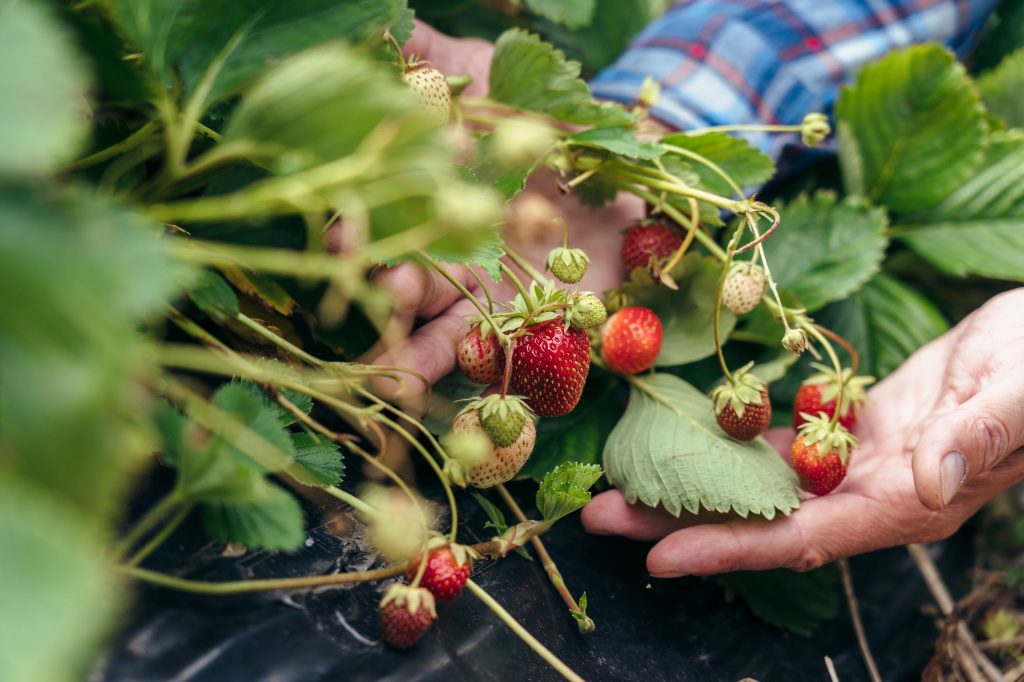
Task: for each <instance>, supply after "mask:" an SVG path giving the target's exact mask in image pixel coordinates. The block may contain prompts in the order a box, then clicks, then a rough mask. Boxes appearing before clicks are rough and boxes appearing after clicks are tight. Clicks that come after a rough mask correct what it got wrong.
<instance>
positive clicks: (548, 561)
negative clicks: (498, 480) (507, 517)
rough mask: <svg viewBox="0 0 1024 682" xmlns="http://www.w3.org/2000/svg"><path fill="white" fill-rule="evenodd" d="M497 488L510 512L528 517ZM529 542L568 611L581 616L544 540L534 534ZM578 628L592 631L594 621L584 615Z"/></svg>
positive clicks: (504, 489) (508, 494)
mask: <svg viewBox="0 0 1024 682" xmlns="http://www.w3.org/2000/svg"><path fill="white" fill-rule="evenodd" d="M497 488H498V495H500V496H501V499H502V500H504V502H505V504H506V505H507V506H508V508H509V509H510V510H512V514H513V515H514V516H515V517H516V518H517V519H519V521H521V522H524V521H527V520H528V519H527V518H526V515H525V514H523V510H522V509H520V508H519V505H518V504H516V501H515V499H513V497H512V495H511V494H510V493H509V491H508V489H507V488H506V487H505V486H504V485H503V484H498V486H497ZM530 543H531V544H533V549H534V550H535V551H536V552H537V556H538V557H540V561H541V563H542V564H543V565H544V570H545V571H546V572H547V574H548V578H549V579H550V580H551V584H552V585H554V586H555V589H556V590H557V591H558V594H560V595H561V596H562V600H563V601H564V602H565V603H566V604H567V605H568V606H569V611H571V612H572V613H576V614H579V615H580V616H581V617H582V616H583V612H582V611H580V607H579V606H578V605H577V604H576V600H575V599H573V596H572V594H570V593H569V588H567V587H566V586H565V580H564V579H563V578H562V572H561V571H559V570H558V566H557V565H556V564H555V562H554V560H553V559H552V558H551V555H550V554H548V550H547V548H546V547H545V546H544V542H543V541H542V540H541V539H540V538H539V537H537V536H536V535H535V536H533V537H532V538H530ZM579 628H580V632H581V633H583V634H587V633H589V632H593V631H594V621H592V620H591V619H590V618H588V617H584V619H583V620H581V621H580V622H579Z"/></svg>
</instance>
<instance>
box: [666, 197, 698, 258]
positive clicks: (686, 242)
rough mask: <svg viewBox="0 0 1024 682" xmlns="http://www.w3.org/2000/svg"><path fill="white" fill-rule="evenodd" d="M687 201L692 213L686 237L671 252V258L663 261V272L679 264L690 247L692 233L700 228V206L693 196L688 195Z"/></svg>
mask: <svg viewBox="0 0 1024 682" xmlns="http://www.w3.org/2000/svg"><path fill="white" fill-rule="evenodd" d="M689 202H690V212H691V213H692V214H693V217H692V219H691V220H690V225H689V227H687V230H686V238H685V239H683V243H682V244H680V245H679V248H678V249H676V252H675V253H674V254H672V258H671V259H670V260H669V261H668V262H667V263H665V268H664V272H672V270H674V269H675V267H676V266H677V265H679V261H681V260H682V259H683V255H684V254H685V253H686V251H687V249H689V248H690V244H692V243H693V237H694V234H695V233H696V231H697V230H698V229H700V207H699V206H698V205H697V200H696V199H694V198H693V197H690V199H689Z"/></svg>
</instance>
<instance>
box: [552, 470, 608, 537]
mask: <svg viewBox="0 0 1024 682" xmlns="http://www.w3.org/2000/svg"><path fill="white" fill-rule="evenodd" d="M603 473H604V472H603V471H601V467H600V466H598V465H596V464H579V463H577V462H569V463H567V464H560V465H558V466H557V467H555V469H554V471H552V472H551V473H549V474H548V475H547V476H545V477H544V480H543V481H541V483H540V488H539V489H538V490H537V509H539V510H540V513H541V515H543V517H544V521H545V523H553V522H555V521H557V520H558V519H560V518H562V517H563V516H566V515H567V514H571V513H573V512H574V511H576V510H577V509H582V508H583V506H584V505H586V504H587V502H590V492H589V490H590V486H592V485H594V483H596V482H597V479H599V478H601V475H602V474H603Z"/></svg>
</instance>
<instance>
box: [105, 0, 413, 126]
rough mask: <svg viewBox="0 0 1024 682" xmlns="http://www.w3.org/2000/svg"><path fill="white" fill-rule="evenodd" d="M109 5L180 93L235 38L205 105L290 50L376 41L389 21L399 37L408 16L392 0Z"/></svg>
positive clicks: (127, 1)
mask: <svg viewBox="0 0 1024 682" xmlns="http://www.w3.org/2000/svg"><path fill="white" fill-rule="evenodd" d="M114 8H115V13H116V17H117V18H118V21H119V23H120V25H121V28H122V29H123V30H124V32H125V34H126V36H127V38H128V39H129V40H130V41H131V42H133V43H134V44H135V45H136V46H137V47H138V48H139V49H140V50H141V51H142V52H143V53H144V54H145V55H146V58H147V59H146V62H147V63H148V64H149V65H150V68H152V69H153V71H154V72H155V74H156V75H157V76H158V77H159V78H160V80H161V81H162V82H163V83H164V85H165V86H171V85H172V82H173V75H172V74H173V73H174V72H175V71H176V72H177V73H178V74H179V75H180V77H181V80H182V85H183V90H184V95H185V96H189V95H191V94H192V93H193V92H194V91H195V89H196V87H197V85H198V84H199V82H200V80H201V79H202V78H203V76H204V74H205V73H206V72H207V70H208V69H209V68H210V65H211V64H212V63H214V61H215V60H217V59H218V58H219V57H220V55H221V54H222V53H223V51H224V49H225V46H227V45H228V44H229V43H230V42H231V41H232V40H233V39H234V38H236V37H239V36H240V37H241V40H240V42H239V44H238V45H237V46H236V47H235V48H234V50H232V51H231V52H230V53H229V54H228V55H227V58H226V60H225V61H224V63H223V66H222V67H221V69H220V71H219V73H218V74H217V78H216V80H215V82H214V83H213V88H212V90H211V92H210V94H209V95H208V96H207V97H206V104H207V106H208V105H210V104H212V103H214V102H216V101H219V100H221V99H224V98H225V97H227V96H230V95H233V94H237V93H238V92H240V91H241V90H242V89H243V88H244V87H245V86H246V85H247V84H248V83H250V82H252V81H253V79H255V78H256V77H258V76H259V75H260V74H261V73H263V72H264V71H266V70H267V69H268V68H271V67H272V65H274V64H276V63H278V62H280V61H281V60H282V59H284V58H285V57H287V56H288V55H290V54H293V53H296V52H300V51H302V50H305V49H307V48H310V47H313V46H314V45H317V44H319V43H323V42H325V41H328V40H333V39H338V38H346V39H347V40H348V42H350V43H356V44H358V43H366V42H372V43H374V44H376V41H379V40H380V37H381V36H382V35H383V32H384V29H385V28H387V27H388V26H391V27H393V28H392V33H393V34H394V35H395V36H396V37H397V38H398V39H399V40H401V41H404V40H406V39H407V38H408V35H409V31H410V29H411V22H412V12H411V11H410V10H408V9H407V8H406V7H405V3H404V2H400V1H399V0H379V1H375V2H332V1H330V0H288V1H287V2H284V1H283V0H272V1H271V2H268V3H263V4H261V5H252V4H249V3H244V2H233V1H232V0H204V1H203V2H199V0H116V2H115V3H114ZM396 25H397V26H396Z"/></svg>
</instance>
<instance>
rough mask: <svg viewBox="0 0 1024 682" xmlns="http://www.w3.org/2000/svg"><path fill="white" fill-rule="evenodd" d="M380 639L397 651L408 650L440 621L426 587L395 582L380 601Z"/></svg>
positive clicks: (432, 596) (431, 596) (432, 597)
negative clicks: (436, 621)
mask: <svg viewBox="0 0 1024 682" xmlns="http://www.w3.org/2000/svg"><path fill="white" fill-rule="evenodd" d="M379 615H380V636H381V639H383V640H384V641H385V642H387V643H388V644H390V645H391V646H393V647H395V648H396V649H407V648H409V647H411V646H412V645H413V644H415V643H416V642H417V641H418V640H419V638H420V637H422V636H423V633H424V632H426V631H427V630H428V629H430V625H431V623H433V622H434V619H435V618H437V610H436V608H435V607H434V595H432V594H430V592H428V591H427V590H425V589H423V588H422V587H409V586H408V585H403V584H401V583H395V584H394V585H392V586H391V587H389V588H388V591H387V592H385V593H384V598H383V599H381V600H380V608H379Z"/></svg>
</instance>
